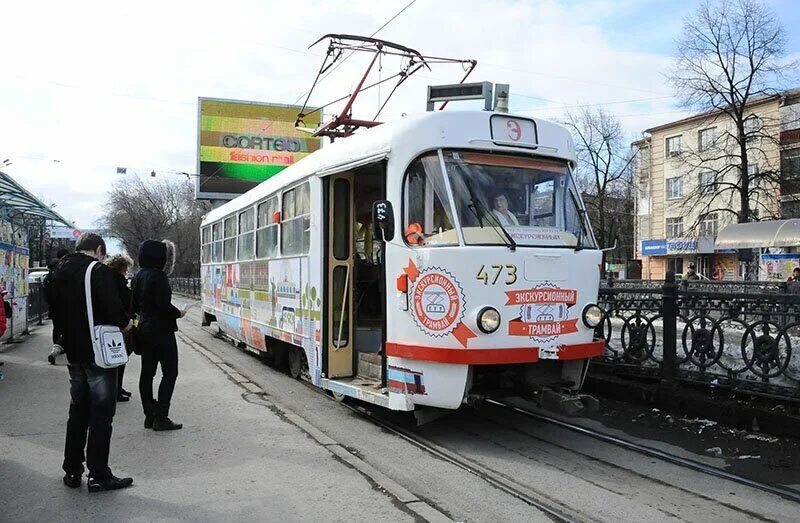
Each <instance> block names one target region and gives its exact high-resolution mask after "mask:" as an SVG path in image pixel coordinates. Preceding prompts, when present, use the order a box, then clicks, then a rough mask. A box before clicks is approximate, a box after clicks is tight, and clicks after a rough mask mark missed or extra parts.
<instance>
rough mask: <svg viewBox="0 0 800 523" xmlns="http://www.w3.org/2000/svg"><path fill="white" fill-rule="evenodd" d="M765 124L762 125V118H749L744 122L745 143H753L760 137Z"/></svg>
mask: <svg viewBox="0 0 800 523" xmlns="http://www.w3.org/2000/svg"><path fill="white" fill-rule="evenodd" d="M762 127H763V124H762V123H761V118H759V117H758V116H755V115H753V116H748V117H747V118H745V120H744V139H745V141H748V142H750V141H752V140H755V139H756V138H758V137H759V133H761V128H762Z"/></svg>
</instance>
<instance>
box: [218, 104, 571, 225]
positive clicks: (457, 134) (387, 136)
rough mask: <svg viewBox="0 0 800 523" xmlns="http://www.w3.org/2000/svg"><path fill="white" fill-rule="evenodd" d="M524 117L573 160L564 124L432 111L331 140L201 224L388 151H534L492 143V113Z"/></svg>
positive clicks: (548, 152) (545, 144) (556, 151)
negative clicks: (452, 149)
mask: <svg viewBox="0 0 800 523" xmlns="http://www.w3.org/2000/svg"><path fill="white" fill-rule="evenodd" d="M495 114H497V115H501V116H508V117H512V118H513V117H518V118H525V119H529V120H534V121H535V122H536V131H537V135H538V143H539V146H540V148H541V149H542V151H538V154H543V155H545V156H548V157H551V158H560V159H563V160H566V161H569V162H572V165H573V166H574V165H575V163H576V162H577V158H576V156H575V150H574V146H573V145H572V139H571V137H570V135H569V131H567V129H566V128H564V127H563V126H561V125H559V124H556V123H553V122H549V121H547V120H541V119H538V118H531V117H528V116H521V115H514V114H508V113H494V112H491V111H432V112H426V113H423V114H420V115H415V116H409V117H406V118H401V119H399V120H397V121H394V122H388V123H384V124H381V125H379V126H377V127H373V128H371V129H368V130H366V131H364V132H361V133H358V134H355V135H353V136H351V137H349V138H346V139H339V140H337V141H335V142H334V143H332V144H326V145H325V147H323V148H321V149H319V150H318V151H316V152H314V153H312V154H310V155H308V156H306V157H305V158H303V159H302V160H300V161H299V162H297V163H295V164H293V165H290V166H289V167H287V168H286V169H284V170H283V171H281V172H280V173H279V174H276V175H275V176H273V177H271V178H269V179H268V180H265V181H264V182H262V183H260V184H259V185H257V186H256V187H254V188H253V189H251V190H250V191H248V192H246V193H244V194H242V195H240V196H238V197H236V198H234V199H233V200H231V201H229V202H227V203H225V204H224V205H222V206H220V207H217V208H216V209H213V210H212V211H210V212H209V213H208V214H207V215H206V217H205V218H204V219H203V225H208V224H209V223H211V222H216V221H218V220H220V219H222V218H225V217H227V216H229V215H231V214H233V213H235V212H238V211H240V210H241V209H243V208H246V207H250V206H252V205H254V204H255V203H257V202H259V201H261V200H263V199H264V198H266V197H268V196H270V195H272V194H274V193H275V192H277V191H278V190H280V189H281V188H282V187H287V186H291V185H294V184H295V183H297V182H299V181H301V180H303V179H305V178H307V177H309V176H311V175H318V176H325V175H328V174H333V173H335V172H342V171H346V170H348V169H352V168H356V167H360V166H361V165H366V164H368V163H373V162H375V161H380V160H381V159H383V158H388V157H389V155H390V154H392V155H394V154H397V155H399V156H400V157H407V158H408V160H409V161H411V160H412V159H413V158H415V157H417V156H418V155H420V154H422V153H423V152H425V151H430V150H434V149H440V148H461V149H464V148H471V149H487V150H488V149H491V150H496V151H503V152H514V151H515V150H516V152H522V153H529V154H536V153H537V150H536V149H521V148H516V149H514V148H511V147H498V146H496V145H494V144H493V143H492V141H491V134H490V118H491V116H492V115H495Z"/></svg>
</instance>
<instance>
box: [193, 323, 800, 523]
mask: <svg viewBox="0 0 800 523" xmlns="http://www.w3.org/2000/svg"><path fill="white" fill-rule="evenodd" d="M186 320H188V321H189V322H190V323H192V324H193V325H195V326H197V327H201V325H200V322H199V321H193V320H194V318H192V319H191V320H189V318H188V317H187V318H186V319H185V320H184V321H186ZM203 330H204V331H205V332H207V333H208V334H209V335H213V333H212V332H210V331H208V330H207V329H203ZM194 341H195V342H197V340H194ZM301 383H303V384H304V385H305V386H307V387H309V389H311V390H312V391H314V392H316V393H318V394H320V395H323V396H325V397H326V398H327V399H329V400H330V401H334V400H333V399H332V398H330V396H329V395H327V394H326V393H325V391H323V390H321V389H319V388H317V387H314V386H313V385H312V384H311V383H310V382H307V380H301ZM341 403H342V406H344V407H346V408H348V409H349V410H351V411H352V412H354V413H355V414H357V415H359V416H360V417H362V418H365V419H366V420H367V421H369V422H370V423H373V424H375V425H377V426H379V427H380V428H381V429H383V430H385V431H387V432H388V433H391V434H394V435H395V436H397V437H399V438H401V439H402V440H404V441H406V442H408V443H409V444H411V445H413V446H415V447H416V448H418V449H420V450H421V451H423V452H425V453H426V454H429V455H431V456H433V457H435V458H437V459H439V460H442V461H444V462H447V463H449V464H451V465H453V466H455V467H457V468H459V469H461V470H463V471H465V472H467V473H469V474H472V475H474V476H476V477H478V478H480V479H481V480H482V481H484V482H485V483H487V484H489V485H491V486H492V487H494V488H495V489H497V490H498V491H501V492H503V493H505V494H507V495H509V496H512V497H514V498H516V499H518V500H520V501H522V502H523V503H525V504H527V505H529V506H531V507H532V508H535V509H537V510H539V511H540V512H541V513H542V515H543V516H544V517H547V518H549V519H550V520H552V521H558V522H561V521H565V522H566V521H587V520H595V519H596V517H594V516H593V515H591V514H587V513H586V512H583V511H581V510H580V509H577V508H573V507H571V506H569V505H567V504H565V503H568V500H557V499H553V498H552V497H550V496H549V495H548V494H545V493H542V492H541V491H539V490H537V489H536V488H535V487H534V486H532V484H531V482H526V481H520V480H518V479H517V478H516V477H512V475H511V474H508V473H504V472H503V471H502V470H498V469H497V467H495V468H492V465H491V464H486V463H482V462H481V461H479V460H480V459H481V457H480V456H475V457H470V456H469V455H465V454H464V453H463V452H459V451H458V450H454V449H452V448H447V447H445V446H443V445H441V444H440V443H437V442H436V441H433V440H431V439H430V438H428V437H426V436H424V435H421V434H419V433H417V431H416V430H414V428H407V427H405V426H403V423H400V424H398V423H395V422H394V421H392V420H391V419H387V418H391V417H392V415H391V413H389V414H388V415H387V414H386V413H384V412H379V411H376V410H375V409H372V408H370V407H371V405H369V404H363V403H361V402H354V401H349V402H348V401H345V402H341ZM486 403H488V404H489V405H492V406H493V407H495V408H497V409H501V410H505V411H508V412H513V413H516V414H517V415H519V416H522V417H525V418H529V419H532V420H536V421H538V422H542V423H547V424H549V425H551V426H554V427H557V428H558V429H561V430H566V431H570V432H573V433H577V434H580V435H582V436H584V437H588V438H592V439H595V440H598V441H602V442H604V443H606V444H608V445H611V446H614V447H618V448H622V449H625V450H627V451H629V452H634V453H637V454H639V455H643V456H646V457H649V458H655V459H659V460H661V461H664V462H666V463H669V464H672V465H675V466H678V467H681V468H686V469H690V470H693V471H696V472H699V473H701V474H706V475H709V476H713V477H716V478H720V479H723V480H727V481H731V482H734V483H737V484H739V485H743V486H745V487H749V488H752V489H757V490H760V491H762V492H766V493H769V494H771V495H775V496H780V497H781V498H783V499H786V500H789V501H792V502H795V503H800V492H798V491H797V490H794V489H791V488H785V487H780V486H776V485H769V484H765V483H761V482H758V481H755V480H752V479H749V478H747V477H743V476H739V475H736V474H733V473H730V472H727V471H725V470H723V469H721V468H718V467H714V466H712V465H709V464H706V463H702V462H700V461H696V460H692V459H690V458H685V457H682V456H679V455H676V454H672V453H669V452H666V451H662V450H660V449H657V448H653V447H649V446H646V445H642V444H639V443H636V442H633V441H629V440H626V439H623V438H619V437H617V436H614V435H611V434H606V433H604V432H601V431H597V430H593V429H591V428H587V427H584V426H581V425H577V424H574V423H570V422H569V421H565V420H563V419H559V418H557V417H552V416H548V415H546V414H542V413H539V412H533V411H529V410H526V409H524V408H521V407H518V406H515V405H509V404H506V403H503V402H502V401H497V400H487V401H486ZM494 423H497V424H498V425H500V426H502V425H504V423H500V422H497V421H494V422H493V424H494ZM509 428H511V427H509ZM522 434H527V432H525V431H522ZM528 435H529V436H531V437H533V435H532V434H528ZM476 437H479V438H481V439H486V440H487V441H491V440H492V437H491V436H485V435H478V434H476ZM542 441H546V440H542ZM563 448H564V450H567V451H570V452H573V453H578V454H581V451H578V450H575V449H569V448H567V447H563ZM595 459H597V460H598V461H600V462H603V463H605V462H606V460H605V459H603V458H595ZM614 461H616V460H614ZM608 464H609V465H611V466H616V467H618V468H622V469H624V470H630V472H632V473H634V474H640V473H637V472H635V471H634V470H633V469H629V467H627V466H625V465H614V463H612V462H608ZM648 477H649V475H648ZM651 479H653V481H656V483H660V482H661V481H660V480H657V479H654V478H651ZM664 486H667V484H666V483H665V484H664ZM673 487H675V488H677V489H678V490H679V491H682V492H683V493H684V494H694V495H699V496H700V498H702V499H705V500H706V501H710V502H715V503H720V504H721V505H722V506H724V507H726V508H727V509H728V510H733V511H735V512H737V513H741V514H742V515H743V516H746V517H750V518H753V519H758V520H761V521H775V520H774V519H770V518H768V517H767V518H765V517H764V516H762V515H760V514H758V513H757V512H753V511H752V510H748V509H747V508H745V507H743V506H740V505H739V506H737V505H738V504H734V503H735V502H725V501H723V500H722V499H714V498H713V497H708V496H706V495H703V494H702V493H699V492H694V491H693V490H692V489H689V490H686V489H684V488H682V487H680V486H678V485H673Z"/></svg>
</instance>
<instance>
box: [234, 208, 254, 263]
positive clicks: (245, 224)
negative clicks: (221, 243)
mask: <svg viewBox="0 0 800 523" xmlns="http://www.w3.org/2000/svg"><path fill="white" fill-rule="evenodd" d="M255 222H256V211H255V209H247V210H246V211H244V212H241V213H239V246H238V249H239V256H238V258H239V259H240V260H252V259H253V252H254V250H255V246H254V244H253V241H254V240H255V238H254V236H255V233H254V232H253V230H254V229H255V228H256V224H255Z"/></svg>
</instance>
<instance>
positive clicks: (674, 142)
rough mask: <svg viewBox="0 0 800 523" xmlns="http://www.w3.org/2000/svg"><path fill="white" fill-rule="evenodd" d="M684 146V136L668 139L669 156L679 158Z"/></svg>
mask: <svg viewBox="0 0 800 523" xmlns="http://www.w3.org/2000/svg"><path fill="white" fill-rule="evenodd" d="M682 146H683V140H682V136H680V135H679V136H673V137H671V138H667V156H678V155H679V154H681V147H682Z"/></svg>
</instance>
